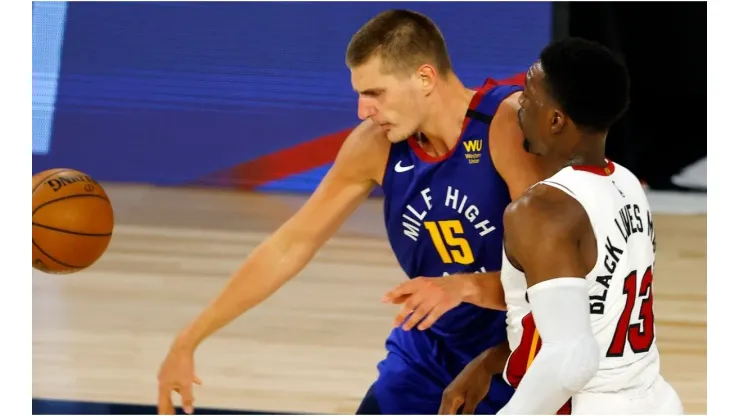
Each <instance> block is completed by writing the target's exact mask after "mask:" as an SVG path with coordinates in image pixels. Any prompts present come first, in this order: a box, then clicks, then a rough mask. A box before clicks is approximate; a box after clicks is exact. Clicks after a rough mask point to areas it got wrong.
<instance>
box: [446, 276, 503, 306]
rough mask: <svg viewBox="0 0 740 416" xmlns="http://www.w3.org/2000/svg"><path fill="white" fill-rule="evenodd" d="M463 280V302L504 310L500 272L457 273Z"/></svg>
mask: <svg viewBox="0 0 740 416" xmlns="http://www.w3.org/2000/svg"><path fill="white" fill-rule="evenodd" d="M455 277H456V278H459V279H461V280H463V302H468V303H472V304H474V305H477V306H480V307H482V308H488V309H497V310H501V311H505V310H506V301H505V299H504V289H503V287H502V286H501V272H489V273H473V274H458V275H455Z"/></svg>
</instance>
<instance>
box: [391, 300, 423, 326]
mask: <svg viewBox="0 0 740 416" xmlns="http://www.w3.org/2000/svg"><path fill="white" fill-rule="evenodd" d="M422 301H423V298H422V297H420V296H418V295H417V296H411V297H409V298H408V299H407V300H406V303H404V305H403V306H402V307H401V310H400V311H398V314H397V315H396V318H395V319H394V320H393V323H394V324H395V326H397V327H398V326H400V325H401V324H403V323H404V321H406V320H407V319H408V318H409V316H410V315H411V314H412V313H414V311H415V310H416V309H418V308H419V307H420V304H421V302H422Z"/></svg>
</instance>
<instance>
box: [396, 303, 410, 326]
mask: <svg viewBox="0 0 740 416" xmlns="http://www.w3.org/2000/svg"><path fill="white" fill-rule="evenodd" d="M413 311H414V310H413V309H412V308H410V307H409V306H408V305H404V306H402V307H401V310H400V311H398V314H396V317H395V318H394V319H393V326H396V327H398V326H400V325H401V324H402V323H403V322H404V321H405V320H406V318H408V317H409V315H411V313H412V312H413Z"/></svg>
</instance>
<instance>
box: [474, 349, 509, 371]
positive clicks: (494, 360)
mask: <svg viewBox="0 0 740 416" xmlns="http://www.w3.org/2000/svg"><path fill="white" fill-rule="evenodd" d="M510 354H511V350H510V349H509V342H508V341H507V340H504V342H501V343H500V344H498V345H495V346H493V347H491V348H489V349H487V350H485V351H483V352H482V353H481V354H480V357H481V359H482V360H483V366H484V367H485V368H486V371H488V372H489V373H490V374H492V375H494V374H502V373H503V372H504V368H505V367H506V361H507V360H508V359H509V355H510Z"/></svg>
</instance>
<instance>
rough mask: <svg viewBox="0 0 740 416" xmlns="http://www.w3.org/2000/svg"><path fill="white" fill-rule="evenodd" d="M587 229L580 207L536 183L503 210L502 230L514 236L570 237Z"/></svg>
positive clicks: (561, 192)
mask: <svg viewBox="0 0 740 416" xmlns="http://www.w3.org/2000/svg"><path fill="white" fill-rule="evenodd" d="M585 226H587V228H585V229H586V230H590V222H589V218H588V215H587V214H586V211H585V210H584V209H583V207H582V206H581V204H580V203H579V202H578V201H576V200H575V199H573V198H572V197H571V196H570V195H568V194H566V193H565V192H563V191H561V190H559V189H557V188H554V187H552V186H547V185H544V184H538V185H536V186H533V187H532V188H530V189H528V190H527V191H526V192H524V194H522V196H521V197H519V198H518V199H517V200H515V201H514V202H512V203H511V204H509V206H508V207H507V208H506V210H505V211H504V229H505V230H506V231H507V233H511V234H512V235H514V236H521V237H526V236H534V235H536V236H542V237H545V236H547V235H559V236H563V235H572V236H574V237H577V235H578V234H579V232H580V231H581V230H584V227H585Z"/></svg>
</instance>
